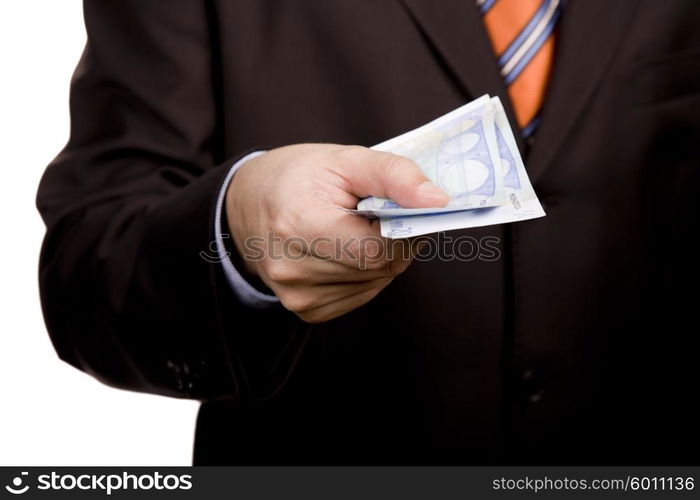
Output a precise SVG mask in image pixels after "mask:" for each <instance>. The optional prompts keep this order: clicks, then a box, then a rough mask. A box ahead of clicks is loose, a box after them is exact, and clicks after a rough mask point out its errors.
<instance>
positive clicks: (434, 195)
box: [417, 181, 450, 205]
mask: <svg viewBox="0 0 700 500" xmlns="http://www.w3.org/2000/svg"><path fill="white" fill-rule="evenodd" d="M417 192H418V195H419V196H420V197H421V198H423V199H424V200H426V201H434V202H435V204H436V205H444V204H445V203H447V202H448V201H449V200H450V197H449V196H448V195H447V193H446V192H445V191H443V190H442V189H440V188H439V187H437V186H436V185H435V184H433V183H432V182H430V181H425V182H424V183H423V184H421V185H420V186H418V189H417Z"/></svg>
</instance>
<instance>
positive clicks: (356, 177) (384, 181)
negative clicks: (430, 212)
mask: <svg viewBox="0 0 700 500" xmlns="http://www.w3.org/2000/svg"><path fill="white" fill-rule="evenodd" d="M338 168H339V173H340V175H341V176H342V178H343V179H344V180H345V181H346V182H347V189H348V191H349V192H350V194H352V195H354V196H357V197H358V198H366V197H367V196H378V197H381V198H389V199H391V200H393V201H395V202H396V203H398V204H399V205H400V206H401V207H403V208H426V207H443V206H445V205H447V203H448V202H449V201H450V197H449V196H448V194H447V193H446V192H445V191H443V190H442V189H440V188H439V187H437V186H436V185H435V184H433V183H432V182H431V181H430V179H428V177H426V176H425V174H424V173H423V172H422V171H421V169H420V167H419V166H418V165H417V164H416V163H415V162H414V161H412V160H409V159H408V158H406V157H405V156H399V155H395V154H392V153H386V152H383V151H374V150H371V149H368V148H364V147H351V148H347V149H346V150H343V151H341V161H340V162H339V163H338Z"/></svg>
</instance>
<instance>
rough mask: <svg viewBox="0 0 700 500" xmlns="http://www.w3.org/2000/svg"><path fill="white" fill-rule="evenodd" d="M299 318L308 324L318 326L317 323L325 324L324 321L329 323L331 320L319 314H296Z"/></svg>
mask: <svg viewBox="0 0 700 500" xmlns="http://www.w3.org/2000/svg"><path fill="white" fill-rule="evenodd" d="M296 315H297V316H299V318H301V319H302V320H303V321H305V322H306V323H311V324H316V323H323V322H324V321H327V320H328V319H330V317H327V316H326V315H323V314H319V313H317V312H303V311H301V312H298V313H296Z"/></svg>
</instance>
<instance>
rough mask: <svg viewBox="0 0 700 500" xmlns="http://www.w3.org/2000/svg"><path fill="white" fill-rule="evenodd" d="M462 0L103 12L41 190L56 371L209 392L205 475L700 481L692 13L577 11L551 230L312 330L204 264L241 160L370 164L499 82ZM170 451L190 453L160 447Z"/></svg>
mask: <svg viewBox="0 0 700 500" xmlns="http://www.w3.org/2000/svg"><path fill="white" fill-rule="evenodd" d="M473 3H474V2H473V1H471V0H442V1H440V2H435V1H430V0H384V1H374V2H369V1H366V2H360V1H358V0H332V1H329V0H324V1H320V0H317V1H313V0H297V1H293V2H291V1H290V2H279V1H277V2H276V1H264V0H239V1H224V0H210V1H194V0H181V1H170V2H162V1H160V0H130V1H126V0H121V1H105V0H94V1H86V2H85V20H86V25H87V31H88V44H87V47H86V49H85V53H84V55H83V57H82V59H81V61H80V63H79V65H78V68H77V70H76V73H75V77H74V80H73V84H72V92H71V115H72V131H71V138H70V142H69V143H68V145H67V147H66V148H65V150H64V151H63V152H62V153H61V154H60V155H59V156H58V157H57V158H56V159H55V161H54V162H53V163H52V164H51V166H50V167H49V168H48V169H47V170H46V173H45V175H44V177H43V180H42V182H41V186H40V189H39V195H38V205H39V208H40V211H41V213H42V216H43V217H44V220H45V221H46V224H47V228H48V231H47V235H46V240H45V244H44V247H43V252H42V256H41V293H42V300H43V307H44V313H45V317H46V321H47V325H48V329H49V333H50V335H51V338H52V340H53V343H54V345H55V347H56V350H57V352H58V354H59V355H60V357H61V358H62V359H63V360H65V361H67V362H68V363H70V364H72V365H74V366H76V367H78V368H79V369H81V370H83V371H85V372H87V373H89V374H91V375H93V376H95V377H97V378H98V379H100V380H101V381H103V382H105V383H107V384H110V385H113V386H117V387H122V388H126V389H133V390H137V391H146V392H152V393H157V394H164V395H168V396H175V397H184V398H195V399H199V400H202V401H204V404H203V405H202V408H201V412H200V416H199V420H198V426H197V435H196V444H195V463H198V464H207V463H239V464H261V463H276V464H292V463H295V464H296V463H315V464H331V463H356V464H357V463H361V464H381V463H396V464H399V463H408V464H429V463H431V464H432V463H458V464H470V463H471V464H486V463H550V464H561V463H648V464H651V463H654V464H660V463H694V464H698V463H700V459H699V458H698V453H700V447H699V445H700V436H699V431H698V429H699V425H698V422H700V414H699V410H698V405H697V399H698V389H699V387H700V386H699V384H700V368H699V364H698V360H699V358H700V335H698V328H697V316H696V315H695V308H696V307H698V306H697V286H698V278H699V277H700V276H699V272H698V271H699V269H700V264H699V259H698V251H697V248H696V247H695V245H693V244H692V243H691V242H692V237H693V235H694V234H695V233H696V232H697V229H698V215H699V214H698V194H699V190H698V185H700V161H699V157H698V153H697V148H698V146H699V145H700V30H698V29H697V27H698V25H699V24H700V3H698V2H697V0H686V1H683V0H674V1H673V2H656V1H652V0H649V1H632V0H619V1H615V2H611V1H608V0H572V1H570V2H568V4H567V5H566V11H565V12H564V15H563V18H562V22H561V25H560V32H559V41H558V48H557V52H556V59H555V69H554V75H553V78H552V80H551V85H550V87H549V91H548V93H547V99H546V102H545V105H544V111H543V116H542V122H541V126H540V127H539V129H538V131H537V134H536V139H535V140H534V141H533V142H531V143H530V144H523V143H521V144H519V147H521V148H522V151H523V154H524V155H525V163H526V165H527V169H528V171H529V174H530V177H531V179H532V181H533V183H534V186H535V188H536V190H537V192H538V194H539V197H540V199H541V200H542V201H543V203H544V205H545V209H546V211H547V216H546V217H544V218H541V219H537V220H532V221H528V222H522V223H517V224H510V225H504V226H494V227H487V228H481V229H471V230H466V231H461V232H456V233H451V235H452V236H459V235H471V236H474V237H482V236H493V237H497V238H499V241H500V243H499V245H498V247H499V251H500V254H501V257H500V258H499V259H498V260H495V261H483V260H478V259H477V260H473V261H470V262H459V261H455V260H452V261H440V260H438V259H434V260H432V261H429V262H416V263H415V264H414V265H412V266H411V267H410V269H409V270H408V271H407V272H406V273H405V274H403V275H401V276H400V277H398V278H397V279H396V280H395V281H394V282H393V283H392V284H391V285H390V286H389V287H388V288H387V289H386V290H385V291H384V292H382V293H381V294H380V295H379V296H378V297H377V298H376V299H375V300H373V301H371V302H370V303H369V304H367V305H366V306H364V307H361V308H359V309H358V310H356V311H353V312H352V313H350V314H347V315H345V316H343V317H341V318H339V319H336V320H333V321H330V322H328V323H325V324H319V325H313V326H310V325H308V324H305V323H303V322H301V321H300V320H299V319H297V318H296V316H294V315H293V314H291V313H289V312H288V311H286V310H284V309H283V308H282V307H281V306H280V307H278V308H273V309H272V310H265V311H261V310H255V309H247V308H245V307H243V306H241V305H239V304H238V303H237V301H236V299H235V297H234V295H233V294H232V293H231V289H230V287H229V284H228V283H227V282H226V280H225V278H224V275H223V273H222V269H221V268H220V266H219V265H218V264H216V263H209V262H207V261H206V260H205V259H203V258H201V257H200V256H199V253H200V252H202V251H205V252H206V251H208V249H210V248H211V246H210V242H211V241H213V239H214V238H213V234H212V233H213V206H214V202H215V198H216V195H217V192H218V190H219V189H220V186H221V183H222V180H223V177H224V175H225V174H226V172H227V171H228V169H229V167H230V166H231V164H232V162H233V161H234V160H235V159H236V158H237V157H239V156H240V155H241V154H242V153H244V152H246V151H248V150H250V149H254V148H260V147H265V148H270V147H276V146H279V145H285V144H290V143H300V142H337V143H347V144H362V145H372V144H375V143H377V142H380V141H382V140H384V139H387V138H389V137H391V136H394V135H396V134H399V133H401V132H404V131H407V130H409V129H411V128H413V127H416V126H418V125H421V124H423V123H424V122H427V121H429V120H431V119H433V118H436V117H437V116H439V115H441V114H443V113H445V112H447V111H449V110H451V109H453V108H456V107H458V106H460V105H462V104H464V103H465V102H467V101H469V100H471V99H472V98H474V97H478V96H479V95H481V94H483V93H487V92H488V93H490V94H492V95H497V96H500V98H501V99H502V100H503V101H504V103H505V105H506V107H507V111H508V113H509V116H510V119H511V123H514V120H513V114H512V109H511V107H510V104H509V103H508V99H507V93H506V89H505V88H504V85H503V83H502V80H501V78H500V76H499V73H498V70H497V65H496V61H495V58H494V57H493V55H492V53H491V47H490V45H489V42H488V39H487V37H486V34H485V31H484V29H483V26H482V24H481V19H480V16H479V14H478V12H477V9H476V8H475V6H474V5H473ZM173 439H182V437H181V436H173Z"/></svg>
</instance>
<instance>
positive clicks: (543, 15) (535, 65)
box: [476, 0, 561, 138]
mask: <svg viewBox="0 0 700 500" xmlns="http://www.w3.org/2000/svg"><path fill="white" fill-rule="evenodd" d="M560 3H561V2H560V0H477V1H476V4H477V7H478V8H479V10H480V11H481V14H482V16H483V21H484V25H485V26H486V31H487V32H488V35H489V38H490V39H491V45H492V46H493V50H494V52H495V53H496V57H498V65H499V67H500V69H501V76H502V77H503V79H504V81H505V84H506V86H507V87H508V95H509V97H510V101H511V103H512V104H513V110H514V112H515V117H516V119H517V121H518V126H519V127H520V130H521V133H522V135H523V137H526V138H527V137H529V136H531V135H532V134H533V132H534V131H535V129H536V128H537V125H538V123H539V117H540V109H541V108H542V102H543V101H544V95H545V91H546V88H547V82H548V80H549V76H550V74H551V71H552V60H553V56H554V38H555V29H554V28H555V27H556V24H557V21H558V20H559V17H560V15H561V5H560Z"/></svg>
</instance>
